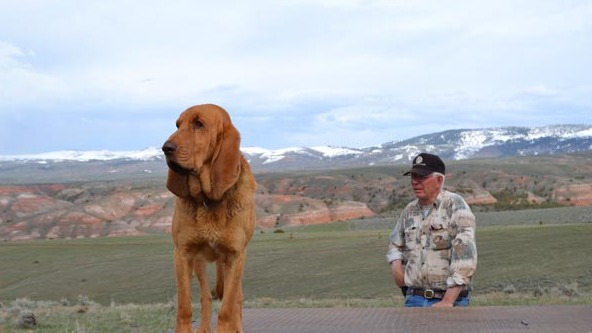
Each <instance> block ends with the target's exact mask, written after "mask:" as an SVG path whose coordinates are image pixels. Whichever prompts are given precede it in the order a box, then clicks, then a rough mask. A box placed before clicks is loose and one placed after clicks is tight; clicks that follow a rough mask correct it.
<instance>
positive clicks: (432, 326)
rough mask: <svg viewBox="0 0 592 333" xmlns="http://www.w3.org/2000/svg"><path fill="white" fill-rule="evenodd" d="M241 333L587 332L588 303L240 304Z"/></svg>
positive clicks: (591, 319)
mask: <svg viewBox="0 0 592 333" xmlns="http://www.w3.org/2000/svg"><path fill="white" fill-rule="evenodd" d="M243 324H244V330H245V333H272V332H273V333H316V332H319V333H334V332H335V333H337V332H339V333H382V332H385V333H386V332H389V333H392V332H406V333H407V332H411V333H413V332H421V333H425V332H428V333H429V332H438V333H446V332H487V333H489V332H532V333H534V332H549V333H560V332H566V333H567V332H574V333H592V305H584V306H529V307H526V306H521V307H510V306H508V307H505V306H504V307H473V306H471V307H467V308H445V309H437V308H315V309H245V310H244V311H243Z"/></svg>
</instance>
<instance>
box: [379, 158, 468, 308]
mask: <svg viewBox="0 0 592 333" xmlns="http://www.w3.org/2000/svg"><path fill="white" fill-rule="evenodd" d="M445 174H446V166H445V165H444V162H442V160H441V159H440V157H438V156H436V155H432V154H427V153H421V154H419V155H417V156H416V157H415V158H414V159H413V165H412V168H411V170H409V171H408V172H406V173H404V175H405V176H408V175H410V176H411V187H412V188H413V192H414V193H415V197H416V199H415V200H413V201H412V202H411V203H409V204H408V205H407V207H405V209H404V210H403V212H402V213H401V216H400V217H399V221H398V222H397V225H396V226H395V228H394V229H393V231H392V233H391V235H390V239H389V240H390V242H389V250H388V252H387V254H386V258H387V261H388V263H389V264H390V265H391V271H392V274H393V278H394V279H395V283H396V284H397V286H399V287H400V288H401V289H402V290H403V293H404V295H405V306H408V307H417V306H438V307H440V306H443V307H451V306H467V305H469V291H470V290H471V284H472V279H473V274H474V273H475V269H476V267H477V246H476V244H475V228H476V225H475V216H474V215H473V213H472V212H471V209H470V208H469V206H468V205H467V203H466V202H465V200H464V199H463V198H462V197H461V196H460V195H458V194H455V193H451V192H448V191H445V190H443V185H444V180H445Z"/></svg>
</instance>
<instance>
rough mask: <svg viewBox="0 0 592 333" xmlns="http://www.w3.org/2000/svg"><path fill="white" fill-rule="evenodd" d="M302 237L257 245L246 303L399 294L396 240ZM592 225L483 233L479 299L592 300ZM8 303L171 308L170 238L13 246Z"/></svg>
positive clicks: (6, 281) (5, 268) (5, 273)
mask: <svg viewBox="0 0 592 333" xmlns="http://www.w3.org/2000/svg"><path fill="white" fill-rule="evenodd" d="M345 225H346V224H345V223H337V224H333V225H329V226H325V228H324V229H325V230H322V231H313V232H310V231H308V232H307V231H306V230H294V231H287V232H284V233H265V234H257V235H255V237H254V239H253V241H252V243H251V244H250V246H249V255H248V262H247V265H246V268H245V280H244V284H245V298H246V299H247V300H255V299H260V298H272V299H274V300H289V299H298V298H310V299H327V298H329V299H330V298H381V297H382V298H384V297H389V295H392V294H393V293H396V292H397V291H396V290H394V287H393V284H392V282H391V278H390V276H389V273H388V267H387V266H386V264H385V259H384V254H385V250H386V246H387V245H386V244H387V236H388V233H389V230H387V229H384V230H357V231H341V230H335V231H331V230H328V229H331V228H336V229H343V228H344V226H345ZM591 232H592V223H590V222H587V223H579V224H564V225H542V226H541V225H530V226H501V227H496V226H494V227H481V228H479V230H478V234H477V236H478V247H479V268H478V275H477V277H476V280H475V288H476V290H475V292H476V293H477V294H479V293H480V294H484V293H488V292H493V291H502V290H504V289H508V290H510V289H514V290H515V291H516V292H526V293H534V292H540V291H544V290H550V289H551V288H558V287H561V286H565V285H571V284H574V283H577V291H578V292H579V293H590V292H592V257H591V256H590V255H589V254H590V253H592V243H590V241H589V235H590V234H591ZM0 262H1V263H2V270H1V276H2V278H1V279H0V300H2V301H7V300H12V299H16V298H23V297H28V298H32V299H39V300H60V299H62V298H67V299H71V300H75V299H77V297H78V296H79V295H84V296H86V297H88V298H90V299H92V300H94V301H96V302H99V303H101V304H110V303H111V302H115V303H162V302H167V301H169V300H171V299H172V298H173V297H174V290H175V285H174V279H173V266H172V243H171V241H170V239H169V237H168V236H150V237H133V238H102V239H81V240H49V241H32V242H9V243H4V244H2V245H0Z"/></svg>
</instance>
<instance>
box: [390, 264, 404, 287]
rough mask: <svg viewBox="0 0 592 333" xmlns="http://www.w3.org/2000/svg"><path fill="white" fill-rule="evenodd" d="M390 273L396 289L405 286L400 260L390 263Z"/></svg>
mask: <svg viewBox="0 0 592 333" xmlns="http://www.w3.org/2000/svg"><path fill="white" fill-rule="evenodd" d="M391 271H392V273H393V278H394V279H395V283H396V284H397V286H398V287H404V286H405V267H404V266H403V261H402V260H395V261H393V262H391Z"/></svg>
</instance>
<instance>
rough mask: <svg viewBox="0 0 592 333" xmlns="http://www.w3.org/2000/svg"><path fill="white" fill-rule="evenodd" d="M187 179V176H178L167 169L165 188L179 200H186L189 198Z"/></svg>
mask: <svg viewBox="0 0 592 333" xmlns="http://www.w3.org/2000/svg"><path fill="white" fill-rule="evenodd" d="M188 177H189V176H186V175H180V174H178V173H176V172H174V171H172V170H171V169H169V174H168V176H167V182H166V187H167V188H168V189H169V191H171V192H173V194H174V195H176V196H178V197H180V198H186V197H188V196H189V184H188Z"/></svg>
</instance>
